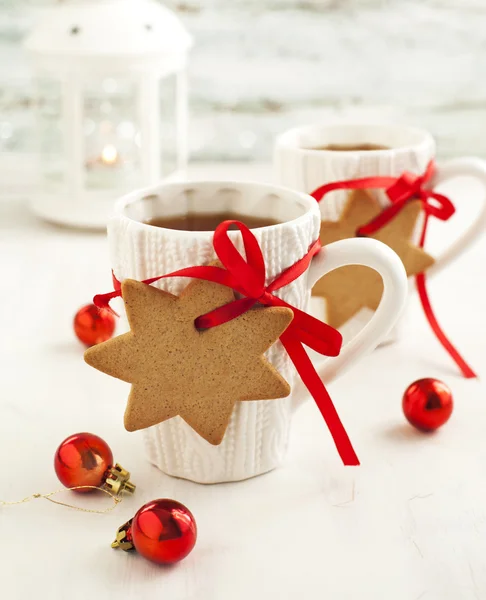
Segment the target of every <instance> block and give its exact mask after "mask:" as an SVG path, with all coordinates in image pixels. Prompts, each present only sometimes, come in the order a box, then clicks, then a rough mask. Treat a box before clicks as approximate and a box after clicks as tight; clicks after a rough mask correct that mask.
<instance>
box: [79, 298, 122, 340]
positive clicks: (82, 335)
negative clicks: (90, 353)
mask: <svg viewBox="0 0 486 600" xmlns="http://www.w3.org/2000/svg"><path fill="white" fill-rule="evenodd" d="M115 325H116V320H115V317H114V315H112V314H111V313H110V312H109V311H108V310H100V309H99V308H98V307H97V306H95V305H94V304H88V305H87V306H83V308H80V309H79V310H78V312H77V313H76V316H75V317H74V333H75V334H76V336H77V338H78V339H79V340H80V341H81V342H83V344H86V346H95V345H96V344H100V343H101V342H106V341H107V340H109V339H110V338H111V337H112V336H113V333H114V332H115Z"/></svg>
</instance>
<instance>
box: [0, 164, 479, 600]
mask: <svg viewBox="0 0 486 600" xmlns="http://www.w3.org/2000/svg"><path fill="white" fill-rule="evenodd" d="M197 171H199V172H197ZM193 175H195V176H196V177H197V176H198V175H201V176H206V177H207V176H214V177H218V176H221V177H232V176H234V177H243V178H264V179H269V178H270V170H269V169H268V168H267V167H251V168H250V167H248V168H244V167H236V166H235V167H231V166H230V167H228V166H226V167H224V168H223V167H221V168H218V167H217V166H214V167H212V168H209V167H205V168H204V169H195V170H194V172H193ZM458 190H459V191H460V194H459V195H460V196H461V202H462V201H463V202H464V203H465V202H467V203H469V201H470V199H472V200H471V201H473V200H474V201H475V200H476V196H477V197H478V198H479V190H478V189H477V188H473V186H472V185H466V183H465V182H462V185H461V186H460V185H459V183H457V184H456V185H455V187H454V186H450V187H449V189H448V191H450V192H451V193H453V192H454V193H453V197H454V198H456V199H457V198H458V196H457V192H458ZM459 212H461V211H459ZM458 219H459V220H460V218H459V217H458ZM441 227H442V229H441V230H440V231H442V232H443V231H450V229H447V228H449V225H442V226H441ZM432 233H433V234H434V233H436V235H432V237H431V242H434V243H437V245H439V244H440V243H441V238H445V237H446V235H445V234H441V235H439V233H437V232H434V231H433V232H432ZM430 247H431V248H433V244H432V243H431V246H430ZM485 262H486V239H483V241H482V242H481V243H480V244H478V245H476V246H475V247H474V248H473V249H472V250H471V251H470V252H468V253H467V254H466V255H464V256H463V257H462V258H461V259H459V260H458V261H457V262H456V263H455V264H454V265H453V266H452V267H450V268H449V269H448V270H447V272H446V273H443V274H441V275H440V276H438V278H437V279H436V280H434V281H432V282H431V284H430V292H431V297H432V300H433V304H434V307H435V309H436V311H437V314H438V316H439V318H440V321H441V323H443V325H444V328H445V329H446V331H447V333H448V334H449V335H450V337H451V338H452V339H453V341H454V342H455V343H456V344H457V346H458V347H459V348H460V349H461V350H462V351H463V353H464V355H465V357H466V358H467V359H469V360H470V362H471V363H472V364H473V366H474V367H475V368H476V369H477V370H478V372H479V374H480V375H482V376H483V377H484V375H485V373H486V358H485V357H486V336H485V333H486V314H485V308H484V307H485V305H486V270H485ZM0 263H1V267H2V279H1V284H0V286H1V294H0V315H1V317H0V322H1V336H0V338H1V341H0V344H1V348H0V365H1V385H2V389H1V395H0V434H1V435H0V470H1V479H0V498H1V499H4V500H14V499H20V498H23V497H24V496H27V495H29V494H32V493H34V492H48V491H51V490H54V489H57V488H58V487H59V483H58V481H57V479H56V476H55V474H54V470H53V455H54V452H55V449H56V447H57V445H58V443H59V442H60V441H61V440H63V439H64V438H65V437H67V436H68V435H70V434H71V433H74V432H78V431H91V432H93V433H96V434H98V435H100V436H102V437H103V438H105V439H106V440H107V441H108V442H109V444H110V445H111V446H112V448H113V450H114V454H115V458H116V460H117V461H119V462H120V463H121V464H122V465H124V466H125V467H126V468H127V469H129V470H130V471H132V475H133V477H132V479H133V481H134V482H135V483H137V484H138V488H137V492H136V494H135V495H134V496H133V497H131V498H127V499H125V500H124V502H123V503H122V504H121V505H120V506H119V507H118V508H117V509H116V510H115V511H114V512H112V513H110V514H108V515H91V514H85V513H79V512H76V511H72V510H68V509H63V508H61V507H57V506H54V505H52V504H49V503H48V502H45V501H42V500H36V501H34V502H31V503H29V504H25V505H21V506H17V507H7V508H1V509H0V532H1V535H0V597H1V598H2V599H3V598H5V600H15V599H32V598H46V599H47V598H49V599H54V600H55V599H65V598H71V599H78V598H79V599H80V600H81V599H83V600H84V599H86V598H95V599H96V600H98V599H100V600H101V599H103V598H122V597H123V598H127V599H132V598H133V599H134V600H135V599H137V600H141V599H145V598H160V599H163V600H193V599H194V600H195V599H197V600H199V599H201V600H240V599H241V600H247V599H248V598H251V599H252V600H264V599H265V600H268V599H278V600H280V599H287V598H288V599H293V598H297V599H299V600H300V599H302V600H303V599H306V600H307V599H319V600H320V599H323V598H326V599H329V600H341V599H350V600H351V599H352V600H382V599H383V600H385V599H386V600H473V599H481V598H486V442H485V431H486V384H485V383H484V382H483V381H481V380H479V381H478V380H472V381H471V380H469V381H467V380H464V379H462V378H461V377H460V376H459V375H458V374H457V372H456V370H455V368H454V365H453V364H452V363H451V361H450V360H449V358H448V357H447V356H446V354H445V353H444V352H443V350H442V348H441V347H440V346H439V344H438V342H437V341H436V340H435V338H434V336H433V335H432V333H431V332H430V330H429V328H428V326H427V324H426V322H425V319H424V317H423V315H422V313H421V311H420V309H419V306H418V303H417V301H416V300H414V301H413V302H412V304H411V306H410V309H409V314H408V318H409V321H408V323H409V324H408V333H407V336H406V338H404V339H403V340H402V341H400V342H399V343H397V344H395V345H393V346H389V347H385V348H381V349H379V350H377V351H375V352H374V353H373V354H372V355H370V356H368V357H366V358H365V359H363V360H362V361H361V363H360V364H359V365H358V366H357V367H356V368H355V369H354V370H353V371H352V372H351V373H349V374H347V375H346V376H345V377H344V378H343V379H341V380H338V381H337V382H336V383H334V384H333V385H332V386H331V387H330V391H331V393H332V396H333V398H334V400H335V403H336V405H337V406H338V409H339V412H340V415H341V417H342V419H343V421H344V423H345V425H346V427H347V429H348V432H349V433H350V435H351V438H352V440H353V442H354V444H355V446H356V448H357V450H358V452H359V455H360V458H361V461H362V466H361V467H360V468H344V467H343V466H342V465H341V464H340V462H339V459H338V457H337V455H336V452H335V450H334V448H333V445H332V443H331V439H330V436H329V434H328V431H327V429H326V427H325V425H324V423H323V422H322V419H321V418H320V415H319V414H318V411H317V409H316V407H315V405H313V403H312V402H310V401H309V402H307V404H306V405H305V406H304V407H303V408H301V409H300V411H299V412H298V413H297V414H296V416H295V423H294V427H293V432H292V437H291V443H290V449H289V453H288V458H287V461H286V463H285V465H284V466H283V467H282V468H280V469H278V470H276V471H274V472H272V473H270V474H267V475H264V476H262V477H259V478H256V479H253V480H250V481H246V482H242V483H237V484H226V485H216V486H201V485H197V484H194V483H190V482H187V481H181V480H176V479H171V478H170V477H167V476H165V475H164V474H162V473H160V472H159V471H158V470H156V469H155V468H154V467H152V466H151V465H150V464H148V462H147V461H146V460H145V458H144V452H143V447H142V440H141V437H140V436H139V435H137V434H129V433H127V432H126V431H125V430H124V429H123V426H122V415H123V412H124V408H125V400H126V393H127V387H126V385H125V384H123V383H121V382H119V381H116V380H114V379H111V378H109V377H106V376H103V375H102V374H100V373H98V372H96V371H95V370H94V369H90V368H89V367H87V366H86V365H85V364H84V362H83V358H82V354H83V348H82V347H81V345H80V344H79V343H78V342H77V340H76V339H75V338H74V335H73V331H72V325H71V323H72V317H73V314H74V313H75V311H76V310H77V309H78V307H80V306H81V305H82V304H84V303H87V302H89V301H90V300H91V297H92V296H93V294H94V293H96V292H100V291H105V290H109V289H110V283H111V282H110V268H109V260H108V255H107V246H106V240H105V237H104V236H103V235H101V234H94V233H86V232H84V233H83V232H76V231H71V230H65V229H61V228H57V227H54V226H50V225H47V224H44V223H41V222H38V221H37V220H36V219H35V218H34V217H32V216H31V215H30V214H29V212H28V211H27V208H26V203H25V202H24V201H19V200H15V201H14V200H8V199H2V200H1V201H0ZM419 377H438V378H440V379H443V380H444V381H445V382H447V383H448V384H449V385H450V387H451V388H452V390H453V393H454V398H455V410H454V413H453V416H452V418H451V420H450V422H449V423H448V424H447V425H446V426H445V427H444V428H443V429H442V430H441V431H438V432H437V433H435V434H433V435H424V434H420V433H418V432H416V431H415V430H414V429H412V428H411V427H410V426H409V425H408V424H407V423H406V422H405V420H404V417H403V416H402V413H401V396H402V393H403V391H404V389H405V388H406V386H407V385H408V384H409V383H411V382H412V381H413V380H415V379H417V378H419ZM158 497H171V498H175V499H177V500H179V501H181V502H183V503H185V504H187V506H188V507H189V508H190V509H191V510H192V511H193V513H194V515H195V516H196V519H197V522H198V527H199V539H198V543H197V545H196V548H195V550H194V551H193V553H192V554H191V555H190V556H189V557H188V558H187V559H186V560H185V561H184V562H182V563H181V564H179V565H177V566H175V567H172V568H161V567H157V566H154V565H152V564H151V563H148V562H146V561H145V560H143V559H142V558H140V557H139V556H136V555H134V554H124V553H122V552H120V551H118V552H116V551H114V550H112V549H111V548H110V543H111V541H112V539H113V538H114V533H115V530H116V529H117V527H118V525H120V524H122V523H123V522H125V521H126V520H127V519H128V518H130V517H131V516H132V515H133V514H134V513H135V512H136V510H137V509H138V508H139V507H140V506H141V505H142V504H144V503H145V502H147V501H149V500H151V499H154V498H158ZM62 499H63V500H66V499H67V500H68V501H69V500H71V501H72V500H73V498H72V497H70V495H69V494H66V495H63V497H62ZM74 500H79V497H76V498H74ZM81 501H82V502H83V503H84V505H85V506H89V507H95V506H100V505H101V506H103V505H104V506H107V504H104V503H105V502H108V499H106V500H105V498H104V497H101V496H97V497H95V498H93V497H90V498H88V497H85V498H83V499H81Z"/></svg>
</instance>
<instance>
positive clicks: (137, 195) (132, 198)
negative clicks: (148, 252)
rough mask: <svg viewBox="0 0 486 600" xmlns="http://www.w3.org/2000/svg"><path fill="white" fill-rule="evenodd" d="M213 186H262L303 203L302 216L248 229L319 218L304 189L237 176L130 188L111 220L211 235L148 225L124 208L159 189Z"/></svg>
mask: <svg viewBox="0 0 486 600" xmlns="http://www.w3.org/2000/svg"><path fill="white" fill-rule="evenodd" d="M213 186H218V187H219V186H221V187H230V186H233V187H236V188H237V189H238V188H241V187H250V188H251V187H258V188H262V191H263V192H267V193H277V194H286V195H292V196H294V197H295V198H296V199H299V200H300V204H301V205H302V206H303V208H304V212H303V213H302V214H301V215H299V216H298V217H295V218H293V219H288V220H285V221H282V222H279V223H275V224H273V225H265V226H263V227H250V230H251V231H258V232H266V231H269V230H271V229H272V230H273V229H277V228H282V227H286V226H288V225H289V224H292V225H294V226H296V227H299V226H300V225H301V224H303V223H305V221H306V219H309V217H310V216H318V217H319V219H320V211H319V204H318V203H317V202H316V200H315V199H314V198H313V197H312V196H311V195H309V194H306V193H305V192H299V191H298V190H294V189H292V188H289V187H287V186H283V185H276V184H272V183H262V182H260V181H255V180H238V179H199V180H198V179H196V180H187V181H171V182H162V183H158V184H156V185H152V186H149V187H144V188H139V189H136V190H133V191H132V192H130V193H128V194H125V195H124V196H122V197H121V198H119V199H118V200H116V201H115V205H114V210H113V214H112V219H113V218H116V219H125V220H127V221H129V222H130V223H135V224H136V225H137V226H138V227H141V228H142V229H147V230H151V229H157V230H158V231H160V232H163V233H164V234H166V235H174V236H181V235H183V236H187V235H191V237H194V238H208V237H212V236H213V235H214V229H210V230H206V231H191V230H185V229H169V228H166V227H160V226H155V225H151V224H150V223H145V222H144V221H139V220H137V219H134V218H132V217H130V216H129V215H127V214H126V213H125V210H126V208H127V207H128V206H129V205H130V204H132V203H135V202H138V201H140V200H143V198H144V197H146V196H150V195H155V194H157V193H160V192H162V191H163V190H167V189H170V188H173V189H176V190H177V189H179V190H180V191H182V190H183V189H184V188H191V187H194V188H199V189H203V188H212V187H213ZM239 233H240V232H239V230H231V231H228V234H229V235H230V236H232V235H238V234H239Z"/></svg>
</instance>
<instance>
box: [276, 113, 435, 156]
mask: <svg viewBox="0 0 486 600" xmlns="http://www.w3.org/2000/svg"><path fill="white" fill-rule="evenodd" d="M363 128H368V129H372V130H376V131H380V132H383V131H395V132H396V133H397V134H403V135H405V136H406V135H408V136H414V135H415V136H417V137H418V138H420V139H419V140H418V141H417V142H415V143H408V144H400V145H397V146H391V147H390V148H378V149H370V150H363V149H361V150H359V149H356V150H348V151H343V150H328V149H322V150H321V149H318V148H308V147H304V146H301V145H299V144H297V143H295V142H294V141H293V136H297V135H299V134H306V133H319V132H326V131H339V130H347V131H349V130H353V129H363ZM369 143H373V141H372V140H370V142H369ZM424 145H425V146H429V145H432V146H433V147H435V140H434V137H433V136H432V134H431V133H430V132H428V131H427V130H426V129H422V128H420V127H413V126H411V125H401V124H399V123H358V122H357V123H319V122H315V123H309V124H307V125H300V126H298V127H292V128H291V129H287V130H286V131H284V132H283V133H281V134H280V135H278V136H277V139H276V142H275V146H276V148H277V149H281V148H285V149H291V150H293V151H294V152H296V153H299V154H309V155H328V156H329V155H330V156H333V157H336V156H340V157H343V156H346V155H347V156H348V157H349V156H350V155H356V154H357V155H360V156H361V155H366V156H368V155H371V156H380V155H382V156H383V155H386V154H390V153H395V154H396V153H398V152H410V151H413V150H415V149H417V148H419V147H421V146H424Z"/></svg>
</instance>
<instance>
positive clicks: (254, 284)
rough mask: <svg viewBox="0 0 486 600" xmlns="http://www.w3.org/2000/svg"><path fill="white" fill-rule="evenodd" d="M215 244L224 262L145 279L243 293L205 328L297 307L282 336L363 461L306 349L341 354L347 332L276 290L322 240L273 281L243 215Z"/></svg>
mask: <svg viewBox="0 0 486 600" xmlns="http://www.w3.org/2000/svg"><path fill="white" fill-rule="evenodd" d="M232 225H235V226H236V227H237V228H238V229H239V230H240V232H241V236H242V238H243V245H244V248H245V254H246V260H245V259H244V258H243V256H242V255H241V254H240V252H239V251H238V250H237V248H236V247H235V246H234V244H233V242H232V241H231V239H230V237H229V235H228V229H229V228H230V227H231V226H232ZM213 246H214V250H215V252H216V255H217V256H218V258H219V260H220V261H221V263H222V264H223V266H224V268H221V267H215V266H199V267H187V268H185V269H180V270H178V271H174V272H173V273H168V274H167V275H160V276H158V277H152V278H151V279H146V280H144V281H143V283H146V284H151V283H155V282H156V281H160V280H161V279H165V278H167V277H193V278H197V279H203V280H205V281H213V282H215V283H219V284H221V285H224V286H226V287H229V288H231V289H233V290H235V291H236V292H238V293H239V294H241V295H242V298H240V299H237V300H234V301H232V302H229V303H228V304H225V305H224V306H221V307H219V308H216V309H215V310H213V311H211V312H209V313H207V314H205V315H201V316H200V317H198V318H197V319H196V326H197V327H198V328H201V329H207V328H210V327H217V326H218V325H222V324H223V323H226V322H227V321H230V320H231V319H235V318H236V317H238V316H239V315H241V314H243V313H244V312H246V311H247V310H249V309H250V308H251V307H252V306H254V305H255V304H257V303H259V304H263V305H265V306H285V307H287V308H290V309H292V311H293V313H294V318H293V320H292V322H291V323H290V325H289V327H288V328H287V330H286V331H285V332H284V333H283V334H282V335H281V336H280V341H281V342H282V344H283V346H284V347H285V349H286V351H287V353H288V355H289V357H290V359H291V360H292V362H293V364H294V366H295V368H296V369H297V372H298V373H299V375H300V377H301V379H302V381H303V383H304V384H305V386H306V387H307V389H308V390H309V392H310V393H311V395H312V397H313V398H314V400H315V402H316V404H317V406H318V408H319V410H320V412H321V414H322V416H323V417H324V420H325V421H326V424H327V426H328V428H329V431H330V432H331V435H332V438H333V440H334V443H335V445H336V448H337V451H338V453H339V456H340V457H341V459H342V461H343V463H344V464H345V465H359V460H358V457H357V456H356V453H355V451H354V449H353V446H352V444H351V441H350V439H349V437H348V434H347V433H346V430H345V429H344V427H343V424H342V423H341V420H340V418H339V416H338V414H337V411H336V409H335V407H334V404H333V402H332V400H331V397H330V396H329V393H328V392H327V390H326V388H325V386H324V384H323V383H322V381H321V379H320V377H319V375H318V374H317V372H316V370H315V368H314V366H313V364H312V362H311V360H310V358H309V356H308V354H307V352H306V350H305V349H304V345H306V346H308V347H309V348H312V349H313V350H315V351H316V352H318V353H319V354H322V355H323V356H338V355H339V353H340V351H341V345H342V336H341V334H340V333H339V331H336V330H335V329H334V328H332V327H331V326H330V325H327V324H326V323H323V322H322V321H319V320H318V319H315V318H314V317H312V316H311V315H308V314H307V313H305V312H303V311H301V310H299V309H298V308H296V307H294V306H292V305H290V304H288V303H287V302H285V301H284V300H282V299H281V298H279V297H278V296H275V295H274V294H273V292H276V291H277V290H279V289H281V288H283V287H285V286H286V285H288V284H289V283H291V282H292V281H295V280H296V279H297V278H298V277H300V276H301V275H302V274H303V273H304V272H305V271H306V270H307V268H308V267H309V264H310V262H311V260H312V258H313V257H314V256H315V255H316V254H317V253H318V252H319V250H320V249H321V244H320V241H319V240H317V241H316V242H314V243H313V244H312V246H311V247H310V248H309V250H308V252H307V254H306V255H305V256H304V257H303V258H301V259H300V260H298V261H297V262H296V263H295V264H293V265H292V266H291V267H289V268H288V269H286V270H285V271H284V272H283V273H281V274H280V275H279V276H278V277H276V278H275V279H274V280H273V281H272V282H271V283H270V284H269V285H268V286H265V278H266V275H265V261H264V258H263V254H262V251H261V249H260V246H259V245H258V241H257V239H256V238H255V236H254V235H253V233H252V232H251V231H250V230H249V229H248V227H246V225H244V224H243V223H240V222H239V221H224V222H223V223H221V224H220V225H219V226H218V227H217V229H216V231H215V232H214V237H213ZM114 287H115V291H114V292H110V293H108V294H102V295H98V296H95V297H94V299H93V302H94V303H95V304H96V306H98V308H105V309H109V310H111V308H110V306H109V302H110V300H112V299H113V298H116V297H119V296H121V289H120V288H121V286H120V283H119V282H118V280H117V279H116V278H115V277H114Z"/></svg>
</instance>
